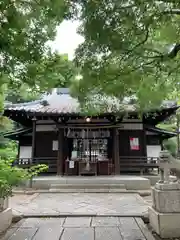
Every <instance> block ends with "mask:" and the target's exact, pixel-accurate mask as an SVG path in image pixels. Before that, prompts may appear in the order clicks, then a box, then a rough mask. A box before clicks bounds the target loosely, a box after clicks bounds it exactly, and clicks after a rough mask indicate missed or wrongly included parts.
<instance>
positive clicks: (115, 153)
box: [113, 128, 120, 175]
mask: <svg viewBox="0 0 180 240" xmlns="http://www.w3.org/2000/svg"><path fill="white" fill-rule="evenodd" d="M113 156H114V166H115V174H116V175H120V162H119V134H118V129H117V128H114V129H113Z"/></svg>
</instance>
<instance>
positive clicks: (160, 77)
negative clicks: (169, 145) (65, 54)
mask: <svg viewBox="0 0 180 240" xmlns="http://www.w3.org/2000/svg"><path fill="white" fill-rule="evenodd" d="M72 6H74V7H76V9H77V13H78V14H77V16H76V18H78V19H79V20H80V21H81V22H82V25H81V27H80V29H79V32H80V33H81V34H82V35H83V36H84V38H85V41H84V43H83V44H81V46H80V47H79V48H78V49H77V51H76V62H77V64H78V66H80V67H81V68H82V75H83V78H82V79H80V80H79V83H78V89H79V94H81V95H82V99H83V97H84V96H86V94H87V93H88V92H91V91H92V90H93V91H96V92H98V93H101V92H103V93H105V94H108V95H113V96H117V97H118V98H120V99H122V98H123V97H124V96H132V95H135V96H136V97H137V101H138V103H139V104H140V106H141V107H142V108H145V107H147V106H151V107H153V106H157V104H159V103H160V102H161V101H162V99H165V98H166V97H167V94H168V93H169V92H172V90H173V89H174V88H177V89H179V69H180V68H179V55H178V52H179V50H180V39H179V38H180V30H179V23H180V3H179V2H178V1H174V0H169V1H157V0H151V1H136V0H132V1H125V0H119V1H116V0H101V1H84V0H78V1H77V5H76V4H75V3H74V1H72ZM78 10H79V11H78ZM73 13H74V12H73Z"/></svg>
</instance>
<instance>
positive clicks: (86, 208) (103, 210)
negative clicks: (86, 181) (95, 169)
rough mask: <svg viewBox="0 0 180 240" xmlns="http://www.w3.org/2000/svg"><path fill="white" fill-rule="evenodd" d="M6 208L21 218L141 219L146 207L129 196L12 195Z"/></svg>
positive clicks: (73, 194) (110, 194)
mask: <svg viewBox="0 0 180 240" xmlns="http://www.w3.org/2000/svg"><path fill="white" fill-rule="evenodd" d="M9 205H10V207H11V208H12V209H13V212H16V214H19V215H23V216H25V217H30V216H31V217H32V216H34V217H35V216H38V217H41V216H42V217H46V216H47V217H49V216H53V217H58V216H133V217H139V216H144V214H145V213H146V212H147V211H148V204H147V203H146V202H145V201H144V200H143V198H141V197H140V196H139V195H138V194H130V193H113V194H112V193H35V194H33V195H22V194H19V195H15V196H13V197H12V198H10V199H9Z"/></svg>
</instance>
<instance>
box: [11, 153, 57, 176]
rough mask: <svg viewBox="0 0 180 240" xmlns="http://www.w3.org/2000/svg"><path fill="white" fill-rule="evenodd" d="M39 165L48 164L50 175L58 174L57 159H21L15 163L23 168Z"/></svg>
mask: <svg viewBox="0 0 180 240" xmlns="http://www.w3.org/2000/svg"><path fill="white" fill-rule="evenodd" d="M38 164H46V165H47V166H48V170H47V172H48V173H56V172H57V157H38V158H33V159H31V158H19V159H17V160H16V161H15V162H14V163H13V165H16V166H19V167H22V168H29V167H31V166H34V165H38Z"/></svg>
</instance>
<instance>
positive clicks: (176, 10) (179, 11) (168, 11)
mask: <svg viewBox="0 0 180 240" xmlns="http://www.w3.org/2000/svg"><path fill="white" fill-rule="evenodd" d="M163 14H176V15H180V9H171V10H167V11H164V12H163Z"/></svg>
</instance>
